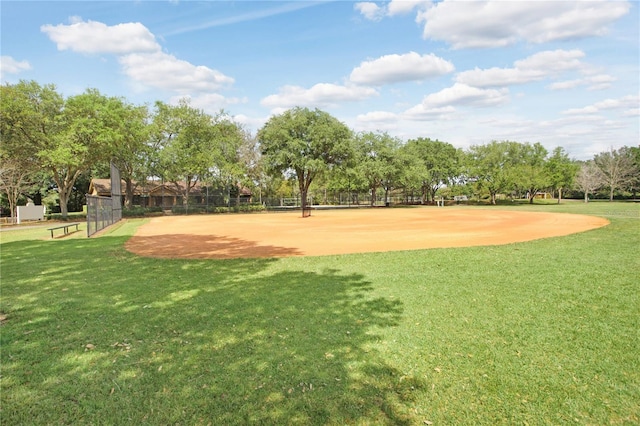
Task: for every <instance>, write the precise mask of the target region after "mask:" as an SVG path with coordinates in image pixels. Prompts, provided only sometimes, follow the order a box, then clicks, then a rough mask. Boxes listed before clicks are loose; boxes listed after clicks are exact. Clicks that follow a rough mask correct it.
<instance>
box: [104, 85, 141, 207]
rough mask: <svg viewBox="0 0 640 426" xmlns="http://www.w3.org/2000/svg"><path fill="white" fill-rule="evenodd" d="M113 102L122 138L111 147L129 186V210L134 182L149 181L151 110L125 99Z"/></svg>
mask: <svg viewBox="0 0 640 426" xmlns="http://www.w3.org/2000/svg"><path fill="white" fill-rule="evenodd" d="M111 102H112V114H113V120H112V121H111V123H112V125H113V126H114V128H116V129H117V131H118V133H119V137H118V138H116V140H115V143H114V144H113V145H112V147H111V158H110V159H111V161H113V163H114V164H115V165H116V166H117V167H118V169H119V170H120V177H121V178H122V180H123V181H124V183H125V202H124V204H125V207H126V208H131V207H132V204H133V192H134V189H135V188H134V180H136V179H137V180H140V179H142V180H146V177H147V174H146V171H145V167H144V165H145V158H146V155H147V149H148V145H147V141H148V139H149V130H150V129H149V125H148V123H147V120H148V118H149V111H148V110H147V107H146V106H136V105H132V104H129V103H127V102H126V101H125V100H124V99H117V98H114V99H112V100H111Z"/></svg>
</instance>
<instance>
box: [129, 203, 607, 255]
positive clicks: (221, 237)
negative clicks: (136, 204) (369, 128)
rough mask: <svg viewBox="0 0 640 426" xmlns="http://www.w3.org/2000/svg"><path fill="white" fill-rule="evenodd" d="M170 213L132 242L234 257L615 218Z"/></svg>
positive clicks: (560, 229)
mask: <svg viewBox="0 0 640 426" xmlns="http://www.w3.org/2000/svg"><path fill="white" fill-rule="evenodd" d="M300 216H301V215H300V212H295V213H293V212H292V213H262V214H239V215H236V214H230V215H211V216H164V217H157V218H154V219H152V220H151V221H150V222H149V223H147V224H145V225H143V226H141V227H140V228H139V229H138V231H137V232H136V234H135V235H134V236H133V237H132V238H131V239H129V241H128V242H127V243H126V248H127V250H129V251H131V252H133V253H136V254H138V255H141V256H147V257H159V258H184V259H214V258H215V259H229V258H256V257H286V256H320V255H329V254H345V253H365V252H382V251H395V250H416V249H426V248H437V247H465V246H485V245H497V244H508V243H513V242H521V241H530V240H536V239H539V238H546V237H552V236H562V235H568V234H573V233H577V232H581V231H586V230H589V229H594V228H599V227H602V226H605V225H607V224H608V223H609V221H608V220H606V219H603V218H599V217H593V216H583V215H574V214H554V213H531V212H515V211H504V210H491V209H458V208H441V209H438V208H411V209H362V210H319V211H314V212H313V215H312V216H311V217H308V218H302V217H300Z"/></svg>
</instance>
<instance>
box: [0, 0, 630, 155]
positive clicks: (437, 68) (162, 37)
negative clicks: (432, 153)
mask: <svg viewBox="0 0 640 426" xmlns="http://www.w3.org/2000/svg"><path fill="white" fill-rule="evenodd" d="M0 13H1V19H2V22H1V37H2V38H1V54H2V61H1V76H0V78H1V79H2V82H3V83H16V82H18V81H19V80H21V79H24V80H36V81H37V82H39V83H40V84H45V83H53V84H55V85H56V87H57V88H58V90H59V91H60V92H61V93H62V94H63V95H65V96H70V95H74V94H77V93H81V92H83V91H84V90H85V89H87V88H97V89H99V90H100V91H101V92H102V93H103V94H106V95H109V96H122V97H125V98H126V99H127V100H128V101H130V102H133V103H137V104H143V103H148V104H149V105H152V104H153V102H155V101H156V100H162V101H165V102H177V100H178V99H180V98H183V97H188V98H190V99H191V104H192V105H193V106H195V107H198V108H202V109H204V110H206V111H208V112H211V113H214V112H217V111H219V110H220V109H221V108H222V109H224V110H226V111H227V112H228V113H230V114H231V115H233V116H234V117H235V119H236V120H237V121H239V122H241V123H243V124H244V125H245V126H246V127H247V128H248V129H250V130H252V131H254V132H255V131H256V130H257V129H259V128H260V127H261V126H262V125H263V124H264V122H265V121H266V120H267V119H268V118H269V117H270V116H271V115H272V114H278V113H280V112H282V111H284V110H286V109H288V108H291V107H294V106H304V107H309V108H320V109H322V110H325V111H327V112H329V113H331V114H332V115H333V116H335V117H336V118H338V119H339V120H341V121H343V122H344V123H345V124H347V125H348V126H349V127H351V128H352V129H354V130H356V131H368V130H372V131H376V130H380V131H387V132H388V133H389V134H391V135H393V136H398V137H400V138H402V139H403V140H407V139H410V138H414V137H420V136H422V137H429V138H432V139H436V138H437V139H440V140H443V141H447V142H450V143H452V144H454V145H455V146H458V147H462V148H466V147H468V146H470V145H473V144H484V143H487V142H490V141H491V140H514V141H518V142H541V143H542V144H543V145H545V146H546V147H547V148H548V149H549V150H551V149H553V148H554V147H556V146H563V147H564V148H565V149H566V150H567V151H568V152H569V153H570V155H571V156H572V157H573V158H576V159H587V158H590V157H591V156H592V155H594V154H596V153H598V152H601V151H605V150H608V149H609V148H618V147H620V146H623V145H638V144H639V141H640V97H639V93H640V83H639V80H640V77H639V75H640V48H639V44H640V29H639V22H640V13H639V3H638V2H637V1H622V0H615V1H586V0H580V1H570V0H556V1H544V0H542V1H540V0H535V1H534V0H529V1H505V0H500V1H495V0H475V1H450V0H442V1H423V0H417V1H411V0H392V1H386V2H352V1H288V2H282V1H243V0H235V1H215V2H214V1H204V2H192V1H184V0H181V1H112V2H101V1H68V2H59V1H46V2H34V1H6V0H3V1H2V3H1V4H0Z"/></svg>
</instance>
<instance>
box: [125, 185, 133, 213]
mask: <svg viewBox="0 0 640 426" xmlns="http://www.w3.org/2000/svg"><path fill="white" fill-rule="evenodd" d="M124 184H125V197H124V206H125V207H126V208H128V209H130V208H131V207H132V206H133V182H132V181H131V179H130V178H127V179H125V180H124Z"/></svg>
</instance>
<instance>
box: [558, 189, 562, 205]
mask: <svg viewBox="0 0 640 426" xmlns="http://www.w3.org/2000/svg"><path fill="white" fill-rule="evenodd" d="M560 200H562V188H558V204H560Z"/></svg>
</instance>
